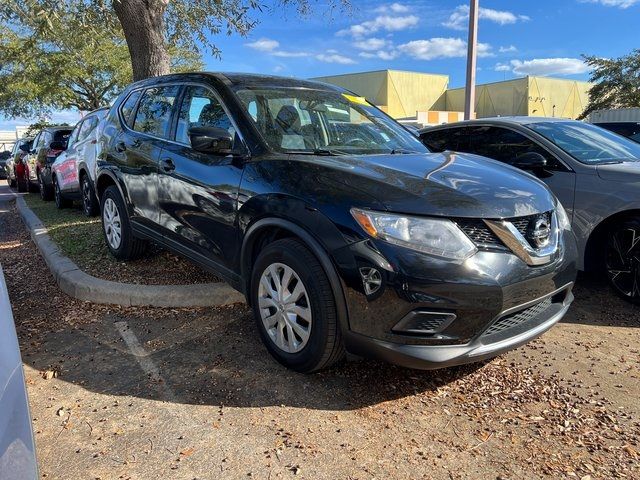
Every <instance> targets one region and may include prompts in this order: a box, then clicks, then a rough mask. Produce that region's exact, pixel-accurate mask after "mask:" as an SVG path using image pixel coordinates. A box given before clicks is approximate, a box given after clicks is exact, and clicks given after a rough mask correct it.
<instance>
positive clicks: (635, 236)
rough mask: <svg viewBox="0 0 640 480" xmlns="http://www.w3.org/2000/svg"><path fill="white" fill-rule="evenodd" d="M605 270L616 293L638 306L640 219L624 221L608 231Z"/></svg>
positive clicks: (639, 300)
mask: <svg viewBox="0 0 640 480" xmlns="http://www.w3.org/2000/svg"><path fill="white" fill-rule="evenodd" d="M605 268H606V271H607V277H608V279H609V283H610V284H611V286H612V287H613V289H614V290H615V291H616V293H618V295H620V296H621V297H623V298H624V299H626V300H629V301H631V302H633V303H637V304H640V219H635V218H630V219H628V220H624V221H623V222H621V223H619V224H618V225H616V226H615V227H614V228H612V229H611V230H610V231H609V235H608V238H607V247H606V253H605Z"/></svg>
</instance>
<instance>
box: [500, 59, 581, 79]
mask: <svg viewBox="0 0 640 480" xmlns="http://www.w3.org/2000/svg"><path fill="white" fill-rule="evenodd" d="M510 64H511V67H512V71H513V73H515V74H516V75H541V76H545V75H577V74H580V73H586V72H588V71H589V70H590V68H589V66H588V65H587V64H586V63H584V62H583V61H582V60H580V59H579V58H534V59H533V60H525V61H522V60H511V62H510ZM501 71H503V70H501Z"/></svg>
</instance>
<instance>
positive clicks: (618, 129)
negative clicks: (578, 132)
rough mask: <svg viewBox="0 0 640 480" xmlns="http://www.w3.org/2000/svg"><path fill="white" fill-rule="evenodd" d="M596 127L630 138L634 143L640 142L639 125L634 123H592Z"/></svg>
mask: <svg viewBox="0 0 640 480" xmlns="http://www.w3.org/2000/svg"><path fill="white" fill-rule="evenodd" d="M594 125H597V126H598V127H602V128H606V129H607V130H611V131H612V132H615V133H617V134H618V135H622V136H623V137H627V138H630V139H631V140H634V141H636V142H640V123H636V122H620V123H594Z"/></svg>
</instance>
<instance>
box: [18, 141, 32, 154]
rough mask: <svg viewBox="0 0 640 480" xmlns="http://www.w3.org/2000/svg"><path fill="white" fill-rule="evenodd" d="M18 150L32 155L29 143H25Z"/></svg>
mask: <svg viewBox="0 0 640 480" xmlns="http://www.w3.org/2000/svg"><path fill="white" fill-rule="evenodd" d="M18 148H20V150H22V151H23V152H24V153H30V152H31V147H30V146H29V144H28V143H23V144H22V145H20V147H18Z"/></svg>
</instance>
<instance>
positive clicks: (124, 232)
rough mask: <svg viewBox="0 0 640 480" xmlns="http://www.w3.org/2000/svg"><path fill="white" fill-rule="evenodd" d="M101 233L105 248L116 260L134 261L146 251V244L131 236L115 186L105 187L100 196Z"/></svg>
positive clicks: (130, 229) (121, 201) (124, 208)
mask: <svg viewBox="0 0 640 480" xmlns="http://www.w3.org/2000/svg"><path fill="white" fill-rule="evenodd" d="M101 200H102V201H101V203H100V211H101V213H102V215H101V217H102V233H103V234H104V239H105V242H106V244H107V248H108V249H109V251H110V252H111V255H113V256H114V257H115V258H117V259H118V260H134V259H136V258H138V257H140V256H141V255H142V254H143V253H144V251H145V250H146V249H147V245H148V242H147V241H146V240H142V239H140V238H136V237H135V236H134V235H133V230H132V228H131V221H130V220H129V214H128V213H127V209H126V207H125V204H124V200H123V199H122V197H121V195H120V191H119V190H118V188H117V187H116V186H115V185H111V186H109V187H107V189H106V190H105V191H104V193H103V194H102V198H101Z"/></svg>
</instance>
